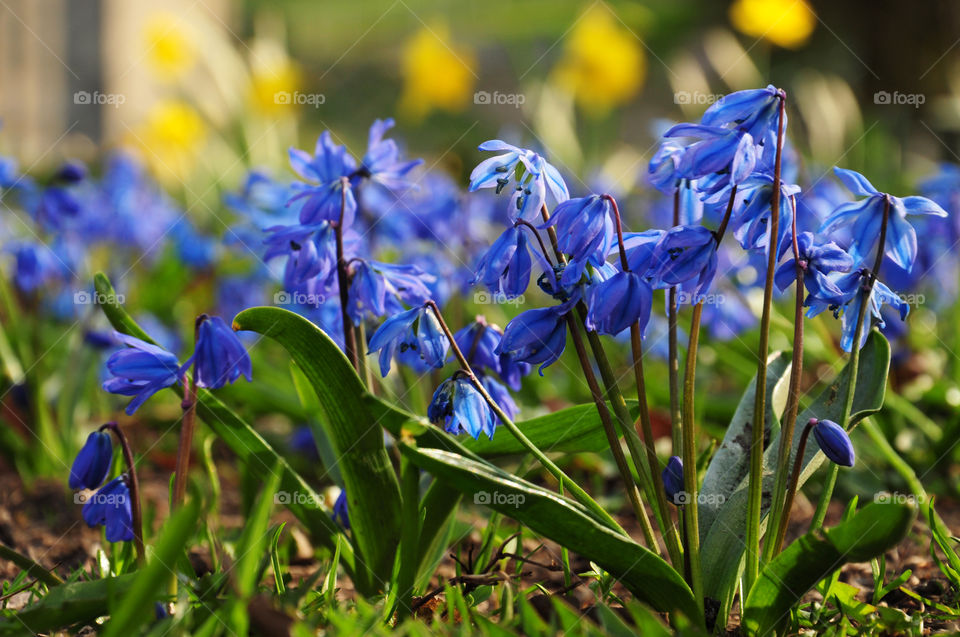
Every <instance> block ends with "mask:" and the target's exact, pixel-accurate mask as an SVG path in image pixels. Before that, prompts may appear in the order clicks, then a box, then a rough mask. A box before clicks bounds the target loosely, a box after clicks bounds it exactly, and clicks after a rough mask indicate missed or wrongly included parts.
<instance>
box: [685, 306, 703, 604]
mask: <svg viewBox="0 0 960 637" xmlns="http://www.w3.org/2000/svg"><path fill="white" fill-rule="evenodd" d="M702 314H703V301H701V302H699V303H697V304H696V305H694V306H693V318H692V319H691V321H690V343H689V345H688V346H687V364H686V369H685V372H684V377H683V409H682V412H681V413H682V425H681V427H682V429H683V432H682V433H683V445H682V446H683V490H684V491H685V492H686V494H687V504H686V506H684V516H683V523H684V526H685V527H686V532H687V533H686V535H687V537H686V546H685V547H684V548H685V549H686V555H687V556H689V558H688V560H689V563H690V588H691V589H693V597H694V599H696V601H697V604H698V605H699V606H700V607H701V609H702V608H703V573H702V569H701V565H700V512H699V506H698V503H697V495H698V487H697V453H696V447H697V438H696V425H695V422H694V413H693V392H694V384H695V382H696V373H697V346H698V343H699V340H700V316H701V315H702Z"/></svg>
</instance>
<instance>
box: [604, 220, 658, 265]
mask: <svg viewBox="0 0 960 637" xmlns="http://www.w3.org/2000/svg"><path fill="white" fill-rule="evenodd" d="M665 234H666V232H665V231H663V230H656V229H654V230H645V231H643V232H625V233H624V234H623V248H624V251H625V252H626V253H627V265H628V266H629V267H630V271H631V272H636V273H637V274H639V275H645V274H646V273H647V271H648V270H650V268H652V267H654V266H655V265H656V256H657V245H658V244H659V243H660V240H661V239H663V236H664V235H665ZM619 249H620V247H619V246H616V245H615V246H613V247H612V248H611V249H610V250H611V253H613V252H616V251H618V250H619Z"/></svg>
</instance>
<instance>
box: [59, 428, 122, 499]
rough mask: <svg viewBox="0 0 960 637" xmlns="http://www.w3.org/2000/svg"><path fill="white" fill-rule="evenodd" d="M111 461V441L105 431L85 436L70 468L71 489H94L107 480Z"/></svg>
mask: <svg viewBox="0 0 960 637" xmlns="http://www.w3.org/2000/svg"><path fill="white" fill-rule="evenodd" d="M112 461H113V441H112V440H111V438H110V434H109V433H107V432H105V431H94V432H91V434H90V435H89V436H87V441H86V442H85V443H84V445H83V447H82V448H81V449H80V452H79V453H77V457H76V458H74V460H73V466H72V467H70V482H69V484H70V488H71V489H96V488H98V487H99V486H100V485H101V484H103V481H104V480H106V479H107V474H108V473H109V472H110V464H111V462H112Z"/></svg>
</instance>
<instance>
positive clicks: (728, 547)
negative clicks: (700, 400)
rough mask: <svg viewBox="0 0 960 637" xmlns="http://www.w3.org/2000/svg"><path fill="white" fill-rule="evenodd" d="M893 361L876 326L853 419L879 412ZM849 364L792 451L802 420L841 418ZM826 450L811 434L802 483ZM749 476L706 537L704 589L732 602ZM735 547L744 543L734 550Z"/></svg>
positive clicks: (769, 469)
mask: <svg viewBox="0 0 960 637" xmlns="http://www.w3.org/2000/svg"><path fill="white" fill-rule="evenodd" d="M889 367H890V344H889V343H887V339H885V338H884V337H883V336H882V335H881V334H880V332H878V331H876V330H873V331H871V333H870V336H869V337H868V338H867V343H866V345H865V346H864V348H863V350H861V352H860V369H859V372H858V374H857V379H858V380H857V386H856V391H855V393H854V400H853V410H852V411H853V413H852V414H851V416H850V422H851V425H853V424H856V423H857V422H859V421H860V420H862V419H863V418H865V417H866V416H869V415H870V414H874V413H876V412H878V411H879V410H880V408H881V407H882V406H883V395H884V392H885V391H886V386H887V370H888V369H889ZM849 377H850V368H849V365H848V366H846V367H844V368H843V370H842V371H841V372H840V373H839V374H838V375H837V378H836V379H835V380H834V381H833V382H832V383H830V385H829V386H827V387H826V389H824V390H823V391H822V392H821V393H820V395H819V396H818V397H817V399H816V400H815V401H813V404H811V405H810V406H809V407H808V408H807V409H805V410H804V411H803V412H802V413H801V414H800V416H799V417H798V418H797V423H798V426H797V427H796V428H795V432H794V437H793V451H792V454H791V455H796V451H797V447H798V446H799V442H800V435H801V434H802V432H803V426H802V425H803V423H806V422H807V421H808V420H809V419H810V418H812V417H817V418H821V419H823V418H828V419H830V420H834V421H839V420H841V413H840V412H841V411H842V410H843V397H844V396H845V395H846V391H847V386H848V383H849ZM779 445H780V437H779V435H777V436H774V437H773V438H772V439H771V440H770V442H769V444H768V446H767V450H766V451H765V452H764V456H763V462H764V474H763V508H762V510H761V515H762V516H763V517H762V519H761V530H762V528H763V527H765V525H766V515H767V512H768V510H769V506H770V493H771V491H772V490H773V481H774V473H773V471H774V468H775V466H776V462H777V449H778V447H779ZM825 459H826V458H825V456H824V455H823V454H822V453H821V452H820V449H819V448H818V447H817V445H816V444H815V443H814V442H813V441H812V440H811V441H810V444H808V445H807V448H806V453H805V455H804V462H803V469H802V471H801V473H800V481H799V484H798V488H799V487H801V486H803V484H804V483H805V482H806V481H807V479H809V478H810V476H811V475H812V474H813V472H814V471H816V470H817V469H818V468H819V467H820V466H821V465H822V464H823V462H824V460H825ZM747 482H748V480H747V478H745V479H743V480H742V481H741V482H740V484H739V485H738V486H737V489H736V490H735V491H734V492H733V493H731V494H730V497H728V498H726V501H725V502H724V503H723V506H722V507H721V508H720V511H719V512H718V513H717V515H716V516H715V518H716V519H715V520H714V522H713V524H712V525H711V527H710V530H709V531H708V532H707V533H706V535H705V536H702V537H701V541H702V546H701V554H700V555H701V560H702V564H703V581H704V592H705V594H706V595H707V596H708V597H711V598H714V599H717V600H720V601H721V604H722V605H724V606H725V607H727V608H728V603H729V602H730V601H731V600H732V594H733V590H734V587H735V583H736V580H737V574H738V572H739V570H740V566H741V564H742V560H743V551H742V547H744V546H745V545H744V536H745V535H746V524H747V523H746V515H747ZM734 547H741V549H740V550H734ZM721 615H722V614H721Z"/></svg>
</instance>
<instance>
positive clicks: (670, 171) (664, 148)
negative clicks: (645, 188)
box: [647, 139, 684, 195]
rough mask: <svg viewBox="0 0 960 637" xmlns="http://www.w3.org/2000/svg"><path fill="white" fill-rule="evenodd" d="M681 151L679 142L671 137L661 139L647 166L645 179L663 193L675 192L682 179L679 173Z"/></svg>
mask: <svg viewBox="0 0 960 637" xmlns="http://www.w3.org/2000/svg"><path fill="white" fill-rule="evenodd" d="M683 151H684V147H683V145H682V144H681V143H679V142H677V141H675V140H672V139H666V140H663V141H662V142H660V148H658V149H657V152H656V153H654V155H653V158H652V159H651V160H650V164H649V165H648V167H647V179H648V180H649V181H650V184H651V185H652V186H653V187H654V188H656V189H657V190H659V191H660V192H662V193H663V194H665V195H672V194H673V193H675V192H676V191H677V188H678V187H679V186H680V180H681V179H683V175H682V174H681V173H680V160H681V158H682V157H683Z"/></svg>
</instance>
